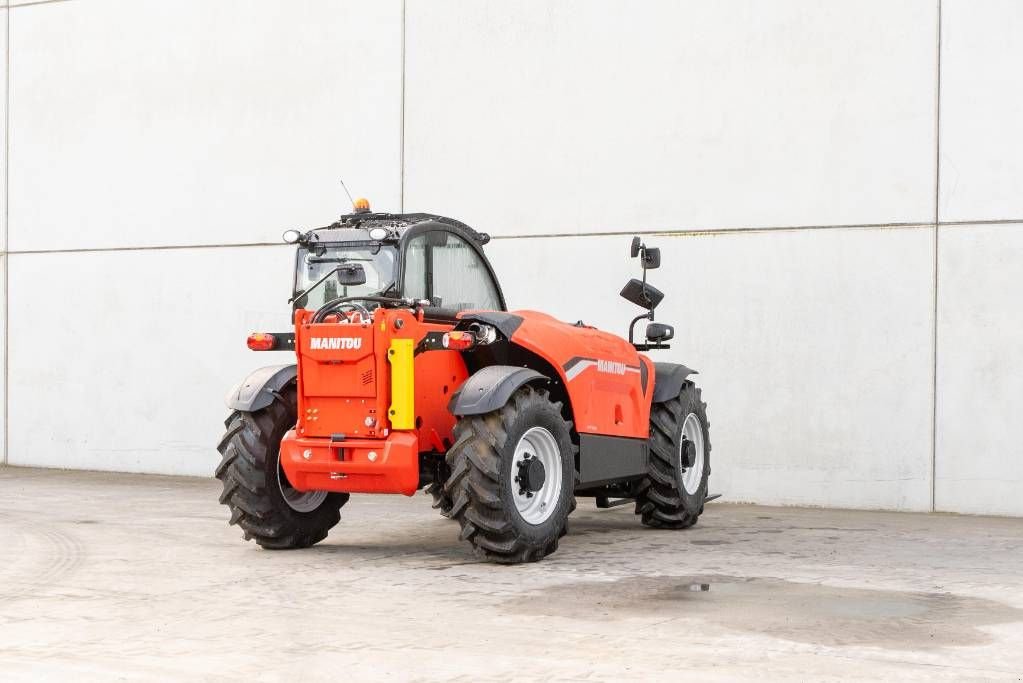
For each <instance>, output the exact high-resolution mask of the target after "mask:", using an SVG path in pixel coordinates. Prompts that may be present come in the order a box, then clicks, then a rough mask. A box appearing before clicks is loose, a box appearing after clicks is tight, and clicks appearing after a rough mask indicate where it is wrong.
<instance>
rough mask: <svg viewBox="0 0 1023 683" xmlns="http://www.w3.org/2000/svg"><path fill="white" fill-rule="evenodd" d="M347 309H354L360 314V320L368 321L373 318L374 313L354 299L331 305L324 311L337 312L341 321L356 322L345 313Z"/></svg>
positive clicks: (353, 310)
mask: <svg viewBox="0 0 1023 683" xmlns="http://www.w3.org/2000/svg"><path fill="white" fill-rule="evenodd" d="M345 311H352V312H355V313H358V314H359V322H360V323H362V322H366V321H368V320H372V319H373V314H372V313H370V312H369V309H368V308H366V307H365V306H363V305H362V304H357V303H355V302H354V301H342V302H341V303H339V304H337V305H336V306H331V307H330V308H329V309H328V310H327V311H325V312H324V313H337V314H338V317H339V318H340V321H339V322H355V321H353V320H352V319H351V318H350V317H348V316H347V315H345Z"/></svg>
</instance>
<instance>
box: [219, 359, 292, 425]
mask: <svg viewBox="0 0 1023 683" xmlns="http://www.w3.org/2000/svg"><path fill="white" fill-rule="evenodd" d="M297 375H298V366H296V365H270V366H267V367H265V368H259V369H258V370H253V371H252V372H251V373H249V376H248V377H246V378H245V379H243V380H242V381H241V382H239V383H238V385H237V386H236V387H235V388H234V389H232V390H231V392H230V393H229V394H228V395H227V397H226V398H225V399H224V401H225V403H227V407H228V408H230V409H231V410H242V411H245V412H249V413H251V412H255V411H257V410H262V409H263V408H266V407H267V406H268V405H270V404H271V403H273V400H274V394H275V393H277V392H279V391H280V390H281V389H283V388H284V387H285V386H287V385H288V384H289V383H290V382H292V381H294V379H295V377H296V376H297Z"/></svg>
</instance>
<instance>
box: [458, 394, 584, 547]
mask: <svg viewBox="0 0 1023 683" xmlns="http://www.w3.org/2000/svg"><path fill="white" fill-rule="evenodd" d="M532 427H543V428H544V429H546V430H547V431H548V432H549V433H550V435H551V436H553V438H554V441H555V442H556V444H557V447H558V457H559V458H560V464H561V487H560V494H559V495H558V497H557V499H556V502H555V503H554V508H553V511H552V512H550V513H549V516H547V517H546V519H544V520H543V521H541V522H540V523H539V524H530V523H529V522H527V521H526V520H525V519H524V518H523V517H522V514H521V513H520V512H519V510H518V508H517V507H516V504H515V492H514V491H513V490H512V486H513V481H512V480H513V475H512V461H513V457H514V454H515V448H516V445H517V444H518V443H519V440H520V439H521V438H522V436H523V434H525V432H526V431H527V430H529V429H531V428H532ZM571 427H572V425H571V423H570V422H567V421H566V420H565V419H564V418H563V417H562V415H561V404H560V403H557V402H551V400H550V398H549V397H548V393H547V391H546V390H545V389H536V388H534V387H532V386H529V385H526V386H524V387H522V388H520V389H519V390H518V391H516V392H515V394H513V395H512V397H511V399H509V401H508V404H507V405H505V406H504V407H503V408H501V409H500V410H495V411H494V412H491V413H487V414H486V415H479V416H472V417H464V418H461V419H459V420H458V423H457V424H456V425H455V439H456V440H455V444H454V445H453V446H452V447H451V449H450V450H449V451H448V454H447V462H448V466H449V467H450V469H451V475H450V476H449V477H448V480H447V482H445V484H444V492H445V493H446V494H447V495H448V496H449V497H450V499H451V500H452V507H451V516H452V518H454V519H455V520H457V521H458V523H459V525H460V526H461V528H462V533H461V536H460V538H461V539H462V540H464V541H469V543H471V544H472V547H473V551H474V552H475V554H476V555H477V556H479V557H482V558H484V559H487V560H491V561H494V562H500V563H504V564H515V563H519V562H535V561H537V560H540V559H542V558H544V557H546V556H547V555H550V554H551V553H553V552H554V551H555V550H557V548H558V539H560V538H561V537H562V536H564V535H565V533H566V529H567V520H568V515H569V514H570V513H571V512H572V510H574V509H575V495H574V493H573V492H574V489H575V446H574V445H573V444H572V439H571V436H570V430H571ZM545 481H546V482H550V481H552V479H551V478H550V475H547V479H546V480H545ZM538 495H539V492H538Z"/></svg>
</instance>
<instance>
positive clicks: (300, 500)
mask: <svg viewBox="0 0 1023 683" xmlns="http://www.w3.org/2000/svg"><path fill="white" fill-rule="evenodd" d="M277 488H278V489H280V492H281V497H282V498H284V502H285V503H287V504H288V507H289V508H291V509H292V510H294V511H295V512H312V511H313V510H315V509H316V508H318V507H320V505H321V504H322V503H323V501H325V500H326V499H327V492H326V491H304V492H303V491H299V490H297V489H295V488H294V487H293V486H292V485H291V482H289V481H288V477H287V475H285V474H284V469H283V468H282V467H281V465H280V463H279V462H278V463H277Z"/></svg>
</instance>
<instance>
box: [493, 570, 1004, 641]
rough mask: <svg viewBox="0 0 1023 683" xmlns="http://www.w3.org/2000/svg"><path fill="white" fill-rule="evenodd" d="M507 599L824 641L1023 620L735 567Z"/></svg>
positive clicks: (983, 604)
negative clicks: (740, 572) (728, 572)
mask: <svg viewBox="0 0 1023 683" xmlns="http://www.w3.org/2000/svg"><path fill="white" fill-rule="evenodd" d="M524 597H526V596H521V597H518V598H516V599H515V600H512V601H509V602H508V603H507V608H508V609H509V610H511V611H518V610H520V609H524V608H523V605H528V606H529V607H528V609H529V610H533V612H534V613H535V610H536V608H537V606H538V605H543V611H544V612H545V613H546V614H549V615H552V616H554V615H556V616H562V617H569V618H576V619H591V618H594V617H595V616H596V615H601V617H602V618H604V619H608V618H610V619H615V618H620V619H629V618H636V617H643V618H651V617H654V618H658V619H661V618H663V619H669V620H670V619H672V617H676V618H680V619H692V620H693V621H694V622H697V623H712V624H716V625H718V626H721V627H723V628H726V629H731V630H735V631H743V632H751V633H759V634H764V633H767V634H771V635H773V636H774V637H777V638H782V639H785V640H790V641H796V642H801V643H810V644H813V645H825V646H839V647H841V646H874V647H881V648H886V649H892V650H920V649H924V650H927V649H934V648H941V647H959V646H968V645H983V644H987V643H990V642H992V638H991V637H990V636H989V635H988V634H986V633H985V632H984V631H982V630H981V627H984V626H989V625H993V624H1005V623H1012V622H1023V609H1017V608H1014V607H1010V606H1009V605H1005V604H1002V603H999V602H995V601H993V600H986V599H982V598H973V597H966V596H961V595H953V594H950V593H924V592H901V591H886V590H871V589H864V588H843V587H837V586H829V585H822V584H813V583H797V582H792V581H784V580H781V579H772V578H749V577H736V576H722V575H712V576H656V577H629V578H622V579H618V580H615V581H609V582H586V583H572V584H564V585H562V584H559V585H555V586H551V587H548V588H545V589H542V590H538V591H534V592H532V593H531V594H530V596H529V597H530V598H532V599H523V598H524Z"/></svg>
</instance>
